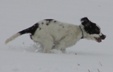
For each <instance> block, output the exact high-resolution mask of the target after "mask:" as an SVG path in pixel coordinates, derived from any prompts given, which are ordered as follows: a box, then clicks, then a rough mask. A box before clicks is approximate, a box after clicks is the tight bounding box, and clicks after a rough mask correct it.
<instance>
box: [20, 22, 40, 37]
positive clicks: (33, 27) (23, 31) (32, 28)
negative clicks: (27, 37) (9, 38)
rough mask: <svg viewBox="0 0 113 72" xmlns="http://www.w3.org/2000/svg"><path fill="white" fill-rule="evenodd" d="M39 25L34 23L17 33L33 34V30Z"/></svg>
mask: <svg viewBox="0 0 113 72" xmlns="http://www.w3.org/2000/svg"><path fill="white" fill-rule="evenodd" d="M38 27H39V24H38V23H36V24H34V25H33V26H31V27H29V28H27V29H24V30H22V31H20V32H19V33H20V34H21V35H22V34H25V33H31V35H34V33H35V31H36V30H37V28H38Z"/></svg>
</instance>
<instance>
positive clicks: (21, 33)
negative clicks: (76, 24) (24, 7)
mask: <svg viewBox="0 0 113 72" xmlns="http://www.w3.org/2000/svg"><path fill="white" fill-rule="evenodd" d="M38 26H39V24H38V23H36V24H35V25H33V26H31V27H29V28H27V29H24V30H22V31H19V32H17V33H16V34H14V35H13V36H11V37H10V38H8V39H7V40H6V41H5V44H7V43H9V42H10V41H12V40H14V39H15V38H17V37H19V36H21V35H23V34H27V33H30V34H31V35H34V33H35V31H36V29H37V28H38Z"/></svg>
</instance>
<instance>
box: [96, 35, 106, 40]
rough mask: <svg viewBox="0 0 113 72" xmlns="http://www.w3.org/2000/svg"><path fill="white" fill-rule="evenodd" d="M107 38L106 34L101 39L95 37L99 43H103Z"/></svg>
mask: <svg viewBox="0 0 113 72" xmlns="http://www.w3.org/2000/svg"><path fill="white" fill-rule="evenodd" d="M105 38H106V35H104V34H102V35H101V36H100V37H99V38H96V37H95V39H96V41H97V42H102V40H104V39H105Z"/></svg>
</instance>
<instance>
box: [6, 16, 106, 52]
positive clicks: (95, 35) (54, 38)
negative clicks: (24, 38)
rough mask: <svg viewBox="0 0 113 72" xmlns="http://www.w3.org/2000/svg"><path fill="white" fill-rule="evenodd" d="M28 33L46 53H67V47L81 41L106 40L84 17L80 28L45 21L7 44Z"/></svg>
mask: <svg viewBox="0 0 113 72" xmlns="http://www.w3.org/2000/svg"><path fill="white" fill-rule="evenodd" d="M26 33H30V37H31V39H32V40H33V41H34V42H36V43H40V44H41V46H42V50H43V52H45V53H48V52H50V51H51V50H52V49H59V50H61V51H62V52H65V50H66V48H67V47H70V46H72V45H74V44H75V43H76V42H77V41H79V40H80V39H90V40H95V41H97V42H101V41H102V40H104V39H105V38H106V36H105V35H104V34H102V32H101V29H100V27H99V26H98V25H96V23H93V22H91V21H90V20H89V19H88V18H87V17H84V18H82V19H81V25H79V26H78V25H73V24H69V23H64V22H60V21H57V20H54V19H44V20H42V21H39V22H37V23H36V24H34V25H33V26H31V27H29V28H27V29H24V30H22V31H19V32H18V33H16V34H14V35H13V36H11V37H10V38H9V39H7V40H6V42H5V43H8V42H10V41H12V40H13V39H15V38H17V37H18V36H20V35H23V34H26Z"/></svg>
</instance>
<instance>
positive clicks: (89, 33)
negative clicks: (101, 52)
mask: <svg viewBox="0 0 113 72" xmlns="http://www.w3.org/2000/svg"><path fill="white" fill-rule="evenodd" d="M81 24H82V26H83V30H84V32H85V38H87V39H91V40H96V41H97V42H101V41H102V40H104V39H105V38H106V36H105V35H104V34H103V33H102V32H101V29H100V27H99V26H98V25H97V24H96V23H93V22H91V21H90V20H89V19H88V18H87V17H84V18H82V19H81Z"/></svg>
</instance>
